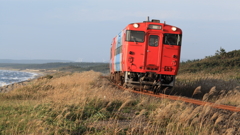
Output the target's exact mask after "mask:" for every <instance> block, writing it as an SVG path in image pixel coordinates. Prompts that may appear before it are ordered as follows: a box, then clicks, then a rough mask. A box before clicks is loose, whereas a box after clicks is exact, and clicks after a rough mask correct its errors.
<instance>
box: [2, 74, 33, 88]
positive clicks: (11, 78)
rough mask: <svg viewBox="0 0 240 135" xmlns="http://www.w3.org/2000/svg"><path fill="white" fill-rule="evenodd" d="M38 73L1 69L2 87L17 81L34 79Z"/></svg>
mask: <svg viewBox="0 0 240 135" xmlns="http://www.w3.org/2000/svg"><path fill="white" fill-rule="evenodd" d="M37 75H38V74H36V73H30V72H21V71H10V70H0V87H2V86H5V85H9V84H12V83H16V82H22V81H26V80H28V79H33V78H35V77H36V76H37Z"/></svg>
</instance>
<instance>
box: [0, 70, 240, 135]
mask: <svg viewBox="0 0 240 135" xmlns="http://www.w3.org/2000/svg"><path fill="white" fill-rule="evenodd" d="M100 75H101V73H98V72H93V71H88V72H82V73H73V74H70V73H69V74H64V75H59V74H56V75H53V78H52V79H48V78H44V77H42V78H41V79H38V80H35V81H32V82H30V83H29V84H28V85H26V86H19V87H18V88H16V89H15V90H14V91H11V92H9V93H2V94H0V99H1V102H0V134H44V135H45V134H109V135H110V134H169V135H170V134H171V135H179V134H202V135H205V134H229V135H230V134H237V133H239V132H240V130H239V128H238V127H239V126H240V118H239V113H233V112H229V111H224V110H217V109H212V108H210V107H209V106H195V105H191V104H186V103H183V102H180V101H170V100H166V99H157V98H153V97H149V96H142V95H136V94H133V93H130V92H128V91H122V90H118V89H116V88H115V87H114V86H112V85H110V84H109V82H108V80H107V79H104V78H100ZM189 78H190V77H189ZM179 79H181V76H180V77H179ZM191 81H192V80H191ZM204 84H205V83H204ZM193 86H195V85H193ZM198 86H201V90H196V92H195V94H194V95H197V94H199V93H200V92H199V91H202V88H203V87H204V86H203V85H202V84H201V85H198ZM198 86H196V87H198ZM214 86H216V91H217V92H219V91H218V85H215V84H214ZM181 87H182V89H184V87H183V86H181ZM196 87H195V88H196ZM212 87H213V86H211V87H210V88H209V89H208V91H207V93H209V95H215V93H216V92H214V88H213V90H211V92H209V91H210V89H211V88H212ZM185 88H186V87H185ZM195 88H193V91H194V90H195ZM199 88H200V87H199ZM193 91H192V92H193ZM237 91H238V90H237V88H236V89H232V92H230V93H228V92H224V94H223V95H222V96H221V98H220V96H219V98H217V101H218V102H220V103H231V104H233V103H234V105H239V100H238V98H237V94H236V93H237ZM191 95H192V93H191ZM208 100H210V99H209V98H208Z"/></svg>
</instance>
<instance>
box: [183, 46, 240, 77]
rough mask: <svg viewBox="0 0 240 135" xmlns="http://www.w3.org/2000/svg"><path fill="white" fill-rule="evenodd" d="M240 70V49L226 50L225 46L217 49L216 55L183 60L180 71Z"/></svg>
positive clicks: (218, 71)
mask: <svg viewBox="0 0 240 135" xmlns="http://www.w3.org/2000/svg"><path fill="white" fill-rule="evenodd" d="M239 71H240V50H234V51H231V52H225V50H224V49H223V48H220V50H217V51H216V53H215V55H214V56H206V57H205V58H204V59H197V60H188V61H186V62H182V63H181V65H180V70H179V73H180V74H181V73H196V72H203V73H214V74H215V73H225V72H236V73H238V72H239Z"/></svg>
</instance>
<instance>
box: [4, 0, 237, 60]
mask: <svg viewBox="0 0 240 135" xmlns="http://www.w3.org/2000/svg"><path fill="white" fill-rule="evenodd" d="M239 5H240V1H239V0H228V1H226V0H167V1H166V0H0V59H15V60H23V59H24V60H25V59H30V60H32V59H45V60H53V59H55V60H71V61H77V62H108V61H109V55H110V53H109V51H110V47H111V42H112V39H113V37H115V36H116V35H117V34H118V33H119V32H120V31H121V30H122V29H123V28H124V27H125V26H127V25H128V24H130V23H134V22H142V21H145V20H146V18H147V16H149V17H150V19H159V20H161V22H163V21H166V23H167V24H169V25H174V26H177V27H179V28H181V29H182V31H183V39H182V48H181V49H182V50H181V59H182V60H184V59H202V58H205V56H210V55H214V54H215V52H216V50H219V49H220V47H221V48H224V49H225V50H226V51H227V52H229V51H233V50H239V48H240V47H239V46H240V43H239V41H240V38H239V37H240V34H239V32H240V8H239Z"/></svg>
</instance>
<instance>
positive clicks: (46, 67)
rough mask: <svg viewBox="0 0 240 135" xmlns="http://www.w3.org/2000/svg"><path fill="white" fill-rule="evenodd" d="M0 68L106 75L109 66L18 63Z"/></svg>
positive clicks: (94, 63) (93, 63)
mask: <svg viewBox="0 0 240 135" xmlns="http://www.w3.org/2000/svg"><path fill="white" fill-rule="evenodd" d="M0 68H1V69H5V70H9V69H19V70H26V69H37V70H58V71H69V72H75V71H77V72H81V71H89V70H94V71H98V72H103V73H108V72H109V64H108V63H102V62H98V63H97V62H54V63H43V64H18V63H0Z"/></svg>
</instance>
